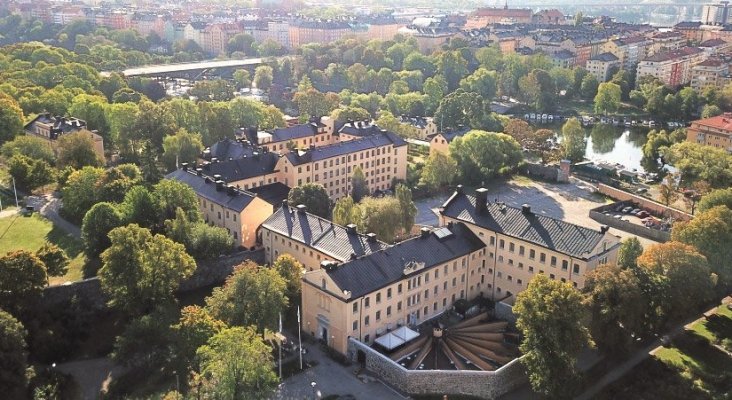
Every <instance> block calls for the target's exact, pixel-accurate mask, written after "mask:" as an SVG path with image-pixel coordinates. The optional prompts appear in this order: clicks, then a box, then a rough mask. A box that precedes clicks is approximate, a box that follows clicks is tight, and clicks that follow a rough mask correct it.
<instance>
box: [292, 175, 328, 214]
mask: <svg viewBox="0 0 732 400" xmlns="http://www.w3.org/2000/svg"><path fill="white" fill-rule="evenodd" d="M287 200H288V202H289V203H290V204H291V205H292V206H293V207H295V206H298V205H300V204H303V205H305V206H306V207H307V210H308V212H310V213H312V214H315V215H317V216H319V217H323V218H329V217H330V196H328V192H327V191H326V190H325V188H324V187H323V185H320V184H318V183H306V184H303V185H300V186H295V187H294V188H292V189H290V193H289V194H288V195H287Z"/></svg>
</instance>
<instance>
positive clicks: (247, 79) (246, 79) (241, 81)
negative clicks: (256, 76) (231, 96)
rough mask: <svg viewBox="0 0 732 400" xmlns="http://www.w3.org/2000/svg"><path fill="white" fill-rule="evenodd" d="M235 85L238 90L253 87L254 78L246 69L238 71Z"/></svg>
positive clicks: (235, 73) (235, 72)
mask: <svg viewBox="0 0 732 400" xmlns="http://www.w3.org/2000/svg"><path fill="white" fill-rule="evenodd" d="M234 83H235V84H236V88H237V89H243V88H248V87H250V86H252V77H251V75H250V74H249V71H247V70H245V69H237V70H236V71H234Z"/></svg>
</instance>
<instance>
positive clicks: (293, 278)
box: [272, 254, 305, 304]
mask: <svg viewBox="0 0 732 400" xmlns="http://www.w3.org/2000/svg"><path fill="white" fill-rule="evenodd" d="M272 267H273V268H274V269H275V270H276V271H277V273H278V274H280V276H281V277H282V278H283V279H284V280H285V282H286V283H287V298H288V299H289V301H290V303H291V304H300V289H301V282H300V280H301V279H302V275H303V273H304V272H305V267H304V266H303V265H302V264H301V263H300V262H299V261H297V260H296V259H295V257H293V256H291V255H289V254H282V255H281V256H279V257H277V259H276V260H275V262H274V263H273V264H272Z"/></svg>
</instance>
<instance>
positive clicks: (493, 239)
mask: <svg viewBox="0 0 732 400" xmlns="http://www.w3.org/2000/svg"><path fill="white" fill-rule="evenodd" d="M495 244H496V238H494V237H493V236H491V246H495Z"/></svg>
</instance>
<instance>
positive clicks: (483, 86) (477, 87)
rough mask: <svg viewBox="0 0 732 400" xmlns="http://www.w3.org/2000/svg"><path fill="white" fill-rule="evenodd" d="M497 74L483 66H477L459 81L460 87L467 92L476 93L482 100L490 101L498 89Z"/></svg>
mask: <svg viewBox="0 0 732 400" xmlns="http://www.w3.org/2000/svg"><path fill="white" fill-rule="evenodd" d="M497 82H498V74H497V73H496V71H489V70H487V69H485V68H478V69H477V70H476V71H475V72H473V73H472V74H471V75H468V76H467V77H465V78H463V80H461V81H460V87H461V88H463V89H465V91H467V92H475V93H478V94H479V95H480V96H481V97H482V98H483V100H484V101H486V100H487V101H490V100H492V99H493V98H494V97H495V96H496V91H497V90H498V83H497Z"/></svg>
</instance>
